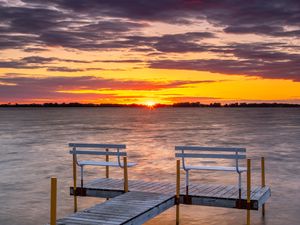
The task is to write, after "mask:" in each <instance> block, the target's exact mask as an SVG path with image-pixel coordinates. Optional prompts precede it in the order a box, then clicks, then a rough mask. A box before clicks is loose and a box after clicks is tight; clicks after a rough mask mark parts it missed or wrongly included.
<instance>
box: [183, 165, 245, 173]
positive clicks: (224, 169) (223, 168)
mask: <svg viewBox="0 0 300 225" xmlns="http://www.w3.org/2000/svg"><path fill="white" fill-rule="evenodd" d="M182 168H183V167H182ZM185 168H186V169H187V170H214V171H236V167H230V166H185ZM239 171H240V172H245V171H247V168H246V167H239Z"/></svg>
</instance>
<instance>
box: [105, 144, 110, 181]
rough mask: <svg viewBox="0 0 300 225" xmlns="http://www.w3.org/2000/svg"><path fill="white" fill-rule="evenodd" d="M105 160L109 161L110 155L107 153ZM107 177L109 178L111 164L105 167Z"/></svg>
mask: <svg viewBox="0 0 300 225" xmlns="http://www.w3.org/2000/svg"><path fill="white" fill-rule="evenodd" d="M106 152H108V149H106ZM105 161H106V162H109V155H106V157H105ZM105 175H106V176H105V177H106V178H109V166H106V167H105Z"/></svg>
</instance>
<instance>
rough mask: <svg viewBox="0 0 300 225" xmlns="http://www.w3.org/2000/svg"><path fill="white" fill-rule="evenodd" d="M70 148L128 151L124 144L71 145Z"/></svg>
mask: <svg viewBox="0 0 300 225" xmlns="http://www.w3.org/2000/svg"><path fill="white" fill-rule="evenodd" d="M69 147H78V148H105V149H111V148H115V149H126V145H123V144H88V143H69Z"/></svg>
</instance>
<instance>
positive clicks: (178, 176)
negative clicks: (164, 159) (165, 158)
mask: <svg viewBox="0 0 300 225" xmlns="http://www.w3.org/2000/svg"><path fill="white" fill-rule="evenodd" d="M179 204H180V160H177V161H176V225H179Z"/></svg>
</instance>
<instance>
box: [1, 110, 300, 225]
mask: <svg viewBox="0 0 300 225" xmlns="http://www.w3.org/2000/svg"><path fill="white" fill-rule="evenodd" d="M68 142H93V143H124V144H127V147H128V153H129V161H134V162H138V163H139V165H138V166H137V167H135V168H134V169H130V170H129V177H130V179H145V180H154V181H174V180H175V160H174V150H173V149H174V145H180V144H184V145H185V144H189V145H208V146H242V147H246V148H247V155H248V156H249V157H251V158H252V159H253V160H254V162H253V164H254V165H253V166H254V169H253V176H255V178H254V183H255V184H257V185H259V181H260V179H259V164H260V162H259V157H260V156H265V157H266V167H267V183H268V185H270V186H271V187H272V197H271V199H270V201H269V202H268V205H267V211H266V212H267V216H266V218H265V219H264V220H263V219H262V218H261V214H260V212H256V211H253V212H252V221H253V224H272V225H283V224H285V225H289V224H291V225H292V224H295V225H297V224H300V214H299V212H300V194H299V190H300V163H299V162H300V109H292V108H291V109H280V108H275V109H263V108H261V109H196V108H195V109H193V108H192V109H189V108H179V109H171V108H170V109H156V110H148V109H134V108H66V109H37V108H28V109H5V108H0V224H1V225H6V224H7V225H8V224H9V225H11V224H28V225H29V224H30V225H31V224H32V225H33V224H45V223H47V222H48V221H49V216H48V214H49V213H48V212H49V193H48V191H49V182H50V180H49V177H50V176H52V175H54V176H57V177H58V186H59V193H58V198H59V200H58V201H59V202H58V211H59V212H58V216H59V217H62V216H65V215H68V214H70V213H71V212H72V198H71V197H70V196H69V192H68V187H69V186H70V185H71V183H72V167H71V156H70V155H69V154H68V147H67V143H68ZM121 174H122V173H121V171H119V170H118V169H114V170H113V172H112V176H113V177H116V178H117V177H120V176H121ZM103 175H104V171H103V169H99V168H96V169H91V170H89V171H88V172H87V173H86V177H87V179H93V178H96V177H103ZM191 179H192V182H195V183H196V182H198V183H201V182H211V183H226V184H227V183H228V184H235V183H236V180H237V178H236V175H235V174H234V173H233V174H231V173H229V174H228V173H207V172H200V173H197V172H194V173H192V176H191ZM244 180H245V179H244ZM101 201H102V200H100V199H97V198H80V199H79V206H80V208H81V209H82V208H85V207H88V206H90V205H92V204H94V203H97V202H101ZM174 215H175V210H174V209H170V210H168V211H166V212H165V213H163V214H161V215H160V216H158V217H156V218H155V219H153V220H151V221H150V222H148V223H147V224H149V225H151V224H164V225H168V224H174ZM181 219H182V224H184V225H185V224H187V225H189V224H206V225H212V224H218V225H223V224H228V225H229V224H244V221H245V211H240V210H236V209H222V208H212V207H202V206H182V216H181Z"/></svg>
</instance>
